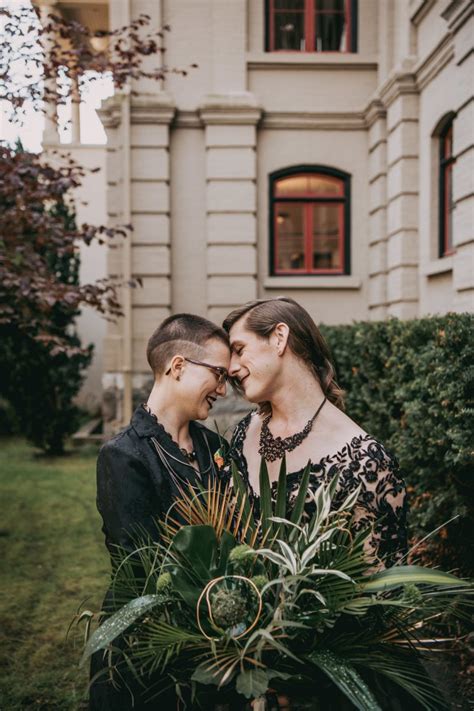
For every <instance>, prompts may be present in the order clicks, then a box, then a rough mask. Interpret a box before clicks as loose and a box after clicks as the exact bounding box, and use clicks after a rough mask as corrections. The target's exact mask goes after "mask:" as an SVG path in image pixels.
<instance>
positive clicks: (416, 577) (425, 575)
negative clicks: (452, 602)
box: [361, 565, 470, 593]
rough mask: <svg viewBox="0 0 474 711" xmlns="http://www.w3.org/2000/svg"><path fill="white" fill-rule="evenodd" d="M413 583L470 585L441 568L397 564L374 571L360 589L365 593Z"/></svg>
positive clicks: (465, 586) (459, 586)
mask: <svg viewBox="0 0 474 711" xmlns="http://www.w3.org/2000/svg"><path fill="white" fill-rule="evenodd" d="M408 583H413V584H415V585H434V586H440V585H442V586H445V585H446V586H449V587H458V588H463V587H464V588H467V587H470V584H469V583H467V582H466V581H465V580H460V579H459V578H457V577H456V576H455V575H451V573H444V572H443V571H442V570H433V569H432V568H422V567H421V566H419V565H399V566H394V567H393V568H389V569H388V570H382V571H381V572H380V573H375V575H372V577H371V578H369V579H368V580H367V582H363V583H361V589H362V590H363V591H364V592H366V593H370V592H371V593H377V592H385V591H387V590H393V589H394V588H398V587H400V586H401V585H407V584H408Z"/></svg>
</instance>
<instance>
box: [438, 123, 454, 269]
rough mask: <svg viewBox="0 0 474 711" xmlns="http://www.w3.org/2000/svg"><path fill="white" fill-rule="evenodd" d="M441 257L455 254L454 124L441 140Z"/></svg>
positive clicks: (449, 126) (445, 131) (443, 134)
mask: <svg viewBox="0 0 474 711" xmlns="http://www.w3.org/2000/svg"><path fill="white" fill-rule="evenodd" d="M439 142H440V150H439V256H440V257H447V256H448V255H449V254H452V253H453V251H454V250H453V208H454V205H453V165H454V163H455V162H456V161H455V159H454V157H453V122H452V121H450V122H449V123H448V125H447V126H446V127H445V128H444V130H443V132H442V133H441V135H440V138H439Z"/></svg>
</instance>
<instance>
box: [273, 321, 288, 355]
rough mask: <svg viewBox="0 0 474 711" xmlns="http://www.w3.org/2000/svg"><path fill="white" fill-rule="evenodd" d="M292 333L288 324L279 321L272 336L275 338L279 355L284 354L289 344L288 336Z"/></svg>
mask: <svg viewBox="0 0 474 711" xmlns="http://www.w3.org/2000/svg"><path fill="white" fill-rule="evenodd" d="M289 335H290V329H289V327H288V324H286V323H284V322H281V323H277V325H276V326H275V328H274V329H273V333H272V336H271V338H273V340H274V344H275V347H276V350H277V353H278V355H279V356H282V355H283V354H284V352H285V350H286V347H287V345H288V337H289Z"/></svg>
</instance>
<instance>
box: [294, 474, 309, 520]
mask: <svg viewBox="0 0 474 711" xmlns="http://www.w3.org/2000/svg"><path fill="white" fill-rule="evenodd" d="M310 473H311V462H310V461H308V464H307V465H306V466H305V468H304V471H303V474H302V476H301V482H300V489H299V491H298V496H297V497H296V501H295V505H294V508H293V511H292V512H291V518H290V520H291V522H292V523H299V522H300V521H301V517H302V515H303V512H304V505H305V502H306V496H307V495H308V485H309V475H310Z"/></svg>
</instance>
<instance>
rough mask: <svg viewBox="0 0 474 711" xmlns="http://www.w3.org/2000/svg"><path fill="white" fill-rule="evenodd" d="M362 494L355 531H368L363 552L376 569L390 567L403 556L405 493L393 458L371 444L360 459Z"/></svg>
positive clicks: (378, 444) (372, 442) (375, 444)
mask: <svg viewBox="0 0 474 711" xmlns="http://www.w3.org/2000/svg"><path fill="white" fill-rule="evenodd" d="M360 463H361V469H360V472H359V476H360V482H361V483H362V490H361V493H360V495H359V501H358V505H357V507H356V511H355V516H354V524H355V528H356V530H361V529H367V528H372V535H371V537H370V538H369V539H368V541H367V552H368V554H369V555H370V557H372V558H373V560H374V564H375V566H376V567H377V568H383V567H387V568H388V567H390V566H392V565H394V564H395V563H397V562H398V561H400V559H401V558H402V557H403V556H404V555H405V553H406V552H407V524H406V517H407V503H406V489H405V484H404V481H403V479H402V478H401V476H400V474H399V470H398V463H397V460H396V459H395V457H393V456H392V455H391V454H390V453H388V452H387V451H386V450H385V448H384V447H383V446H382V445H381V444H380V443H379V442H376V441H374V440H373V441H371V442H370V443H369V444H368V446H367V449H365V451H364V452H363V455H362V458H361V462H360Z"/></svg>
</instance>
